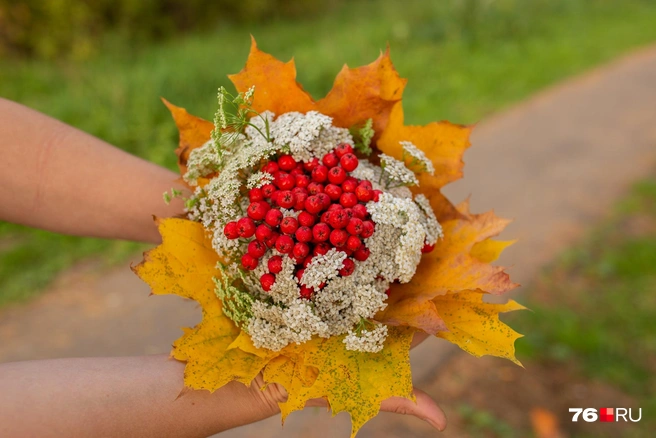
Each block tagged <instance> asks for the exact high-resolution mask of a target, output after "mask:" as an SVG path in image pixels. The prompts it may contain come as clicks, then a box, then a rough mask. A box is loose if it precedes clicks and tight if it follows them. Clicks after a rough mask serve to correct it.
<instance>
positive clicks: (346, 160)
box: [339, 153, 359, 172]
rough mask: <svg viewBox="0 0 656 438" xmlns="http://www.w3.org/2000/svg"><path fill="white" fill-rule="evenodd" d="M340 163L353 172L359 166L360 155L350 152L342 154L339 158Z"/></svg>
mask: <svg viewBox="0 0 656 438" xmlns="http://www.w3.org/2000/svg"><path fill="white" fill-rule="evenodd" d="M339 164H341V166H342V167H343V168H344V170H346V171H347V172H353V171H354V170H355V168H356V167H358V164H359V160H358V157H356V156H355V155H353V154H352V153H348V154H345V155H343V156H342V158H340V159H339Z"/></svg>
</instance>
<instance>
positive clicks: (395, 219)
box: [184, 111, 442, 353]
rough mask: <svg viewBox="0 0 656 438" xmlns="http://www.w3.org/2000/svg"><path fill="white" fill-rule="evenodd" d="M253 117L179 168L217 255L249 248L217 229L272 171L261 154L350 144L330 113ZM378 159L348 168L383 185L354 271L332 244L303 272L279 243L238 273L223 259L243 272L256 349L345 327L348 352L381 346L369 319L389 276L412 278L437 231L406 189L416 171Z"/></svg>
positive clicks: (420, 159) (417, 157) (420, 158)
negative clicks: (346, 269) (271, 264)
mask: <svg viewBox="0 0 656 438" xmlns="http://www.w3.org/2000/svg"><path fill="white" fill-rule="evenodd" d="M249 123H250V124H249V125H247V126H246V127H245V129H244V130H243V133H235V134H234V135H233V137H232V138H231V139H230V142H229V143H226V145H224V147H223V148H222V149H218V148H217V147H216V146H217V145H215V144H214V143H212V142H208V143H206V144H205V145H203V146H202V147H201V148H198V149H196V150H194V151H193V152H192V153H191V154H190V157H189V160H188V163H187V167H188V171H187V173H186V174H185V175H184V179H185V181H187V183H189V184H190V185H191V186H192V187H193V186H195V191H194V195H193V196H192V198H191V199H190V201H191V202H190V203H188V206H187V211H188V214H189V218H190V219H192V220H195V221H198V222H201V223H202V224H203V226H204V227H205V228H206V229H207V230H209V231H210V232H211V233H212V245H213V247H214V249H215V250H216V251H217V252H218V253H219V254H221V255H223V256H225V257H227V258H232V259H235V260H237V259H238V258H237V257H240V256H241V254H243V253H244V252H245V251H246V245H247V244H248V243H247V242H245V241H244V240H243V239H233V240H230V239H228V238H226V237H225V235H224V233H223V227H224V226H225V224H226V223H227V222H229V221H234V220H237V219H239V218H240V217H243V216H245V210H246V207H247V205H248V199H247V198H246V197H245V196H244V195H243V193H244V192H245V189H251V188H254V187H261V186H262V185H264V184H267V183H270V182H272V180H273V176H272V175H270V174H269V173H266V172H262V171H260V170H259V169H260V167H261V165H262V164H263V163H264V161H265V160H266V159H267V158H269V157H271V156H273V155H275V154H278V153H285V154H290V155H291V156H292V157H293V158H294V159H295V160H297V161H302V162H307V161H310V160H312V159H313V158H315V157H322V156H323V155H325V154H326V153H328V152H330V151H331V150H333V149H334V148H335V147H336V146H337V145H338V144H340V143H344V142H346V143H351V144H352V143H353V139H352V137H351V136H350V134H349V131H348V130H347V129H344V128H338V127H334V126H332V119H331V118H330V117H328V116H325V115H323V114H320V113H318V112H315V111H310V112H308V113H307V114H301V113H296V112H291V113H286V114H282V115H280V116H278V117H277V118H276V117H275V116H274V114H272V113H270V112H265V113H262V114H260V115H258V116H256V117H253V118H252V119H251V120H250V122H249ZM402 145H403V147H404V150H405V151H406V153H407V154H409V155H410V156H411V157H412V159H413V160H414V161H413V162H415V161H416V162H417V163H420V164H422V166H424V171H432V170H433V168H432V163H430V161H429V160H428V159H427V158H426V157H425V155H423V152H421V151H420V150H419V149H417V148H416V147H414V145H412V144H411V143H409V142H402ZM404 158H405V157H404ZM380 159H381V166H375V165H373V164H371V163H370V162H369V161H367V160H360V165H359V166H358V167H357V168H356V169H355V170H354V171H353V172H351V174H352V176H354V177H356V178H358V179H363V180H368V181H370V182H371V183H372V186H373V188H374V189H376V190H381V191H382V193H381V194H380V195H379V200H378V201H377V202H373V201H372V202H369V203H368V204H367V209H368V211H369V213H370V214H371V219H372V221H373V222H374V223H375V231H374V233H373V235H372V236H371V237H369V238H367V239H365V240H364V244H365V245H366V247H367V248H368V249H369V251H370V255H369V257H368V258H367V259H366V260H365V261H363V262H360V261H355V269H354V271H353V273H352V274H351V275H349V276H346V277H344V276H340V275H339V270H340V269H342V267H343V266H344V260H345V259H346V257H347V256H346V253H344V252H342V251H338V250H337V249H335V248H333V249H330V250H329V251H328V252H327V253H326V254H323V255H316V256H314V258H313V259H312V260H311V261H310V262H309V264H308V265H307V266H306V267H305V270H304V273H303V276H302V277H301V279H300V280H299V279H298V278H297V277H296V275H295V271H296V270H297V266H296V265H295V262H294V261H293V260H292V259H291V258H290V257H288V256H286V255H282V254H280V253H279V252H278V251H277V250H275V249H271V250H269V251H268V252H267V253H266V254H265V255H264V256H263V257H262V258H261V259H260V260H259V263H258V266H257V267H256V268H255V269H254V270H253V271H247V272H242V271H240V268H239V266H238V264H237V263H233V264H229V265H228V266H227V267H226V274H227V275H230V276H233V277H234V278H239V279H241V280H240V283H239V285H240V287H243V288H244V289H245V290H246V291H247V292H248V293H249V294H250V295H251V296H252V297H253V298H254V302H253V304H252V307H251V309H250V315H252V317H251V318H250V320H248V324H247V326H246V327H245V329H246V330H248V332H249V334H250V336H251V338H252V340H253V343H254V345H255V346H256V347H258V348H260V347H264V348H268V349H271V350H280V349H282V348H284V347H285V346H287V345H289V344H290V343H303V342H307V341H308V340H310V339H311V338H312V337H313V336H320V337H324V338H327V337H330V336H341V335H344V336H345V338H344V344H345V346H346V348H347V349H349V350H356V351H363V352H371V353H374V352H378V351H380V350H381V349H382V348H383V344H384V341H385V338H386V337H387V327H386V326H385V325H380V324H377V323H374V322H371V321H372V320H373V318H374V316H375V315H376V313H378V312H379V311H381V310H383V309H385V307H386V306H387V303H386V300H387V294H386V291H387V290H388V289H389V286H390V284H391V283H392V282H395V281H399V282H408V281H410V279H411V278H412V276H413V275H414V273H415V271H416V267H417V265H418V263H419V260H420V257H421V251H422V248H423V245H424V244H430V245H433V244H435V242H436V241H437V240H438V239H439V238H440V237H441V235H442V229H441V227H440V224H439V223H438V222H437V220H436V218H435V214H434V213H433V210H432V209H431V206H430V203H429V201H428V199H427V198H426V197H425V196H423V195H418V196H416V197H415V198H414V199H413V195H412V192H411V191H410V190H409V189H408V187H407V186H409V185H416V184H417V183H418V181H417V177H416V176H415V174H414V173H413V172H412V171H411V170H410V169H408V168H407V167H406V166H405V164H404V162H402V161H399V160H396V159H394V158H392V157H390V156H387V155H384V154H382V155H380ZM415 164H416V163H415ZM411 165H412V163H411ZM214 174H216V176H214V177H213V178H212V179H211V180H210V181H209V183H207V184H206V185H205V186H204V187H200V186H197V184H198V179H199V178H201V177H205V176H209V175H214ZM281 212H282V213H283V216H285V217H288V216H293V217H297V216H298V214H299V212H298V211H294V210H293V209H281ZM273 256H282V259H283V263H282V270H281V271H280V272H278V273H277V274H276V275H275V282H274V283H273V285H271V287H270V289H269V290H268V291H267V292H265V291H264V289H263V288H262V285H261V284H260V277H262V276H263V275H265V274H267V273H268V267H267V264H268V263H267V262H268V260H269V259H270V258H271V257H273ZM303 288H311V289H313V291H314V293H313V294H312V296H311V298H307V297H306V298H301V291H302V290H306V289H303ZM363 321H365V323H364V324H365V325H364V326H363ZM371 324H375V326H373V327H372V326H371Z"/></svg>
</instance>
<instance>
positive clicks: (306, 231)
mask: <svg viewBox="0 0 656 438" xmlns="http://www.w3.org/2000/svg"><path fill="white" fill-rule="evenodd" d="M294 237H296V240H298V241H299V242H310V241H312V237H313V236H312V228H310V227H309V226H306V225H303V226H301V227H298V229H297V230H296V232H295V233H294Z"/></svg>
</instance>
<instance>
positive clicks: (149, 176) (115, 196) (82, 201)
mask: <svg viewBox="0 0 656 438" xmlns="http://www.w3.org/2000/svg"><path fill="white" fill-rule="evenodd" d="M0 147H1V148H2V159H0V187H1V188H2V190H0V220H5V221H8V222H15V223H20V224H24V225H29V226H32V227H36V228H42V229H46V230H50V231H55V232H58V233H64V234H74V235H80V236H91V237H105V238H112V239H126V240H135V241H141V242H153V243H156V242H159V240H160V239H159V234H158V232H157V229H156V228H155V226H154V224H153V220H152V215H153V214H154V215H157V216H161V217H167V216H173V215H176V214H178V213H180V212H182V203H181V201H180V200H175V201H173V202H172V203H171V205H169V206H167V205H166V204H164V201H163V200H162V193H163V192H164V191H166V190H169V189H171V188H172V187H175V188H178V189H181V188H182V187H180V186H179V185H178V184H177V183H175V180H176V179H177V175H176V174H175V173H173V172H171V171H169V170H167V169H164V168H162V167H160V166H157V165H155V164H152V163H150V162H148V161H145V160H142V159H140V158H137V157H135V156H133V155H130V154H128V153H126V152H124V151H122V150H120V149H117V148H115V147H112V146H111V145H109V144H107V143H105V142H104V141H102V140H99V139H97V138H95V137H93V136H91V135H89V134H86V133H84V132H82V131H80V130H77V129H75V128H72V127H70V126H68V125H66V124H64V123H61V122H59V121H57V120H55V119H52V118H50V117H48V116H46V115H43V114H41V113H39V112H37V111H34V110H32V109H29V108H27V107H25V106H23V105H19V104H17V103H14V102H11V101H8V100H6V99H2V98H0Z"/></svg>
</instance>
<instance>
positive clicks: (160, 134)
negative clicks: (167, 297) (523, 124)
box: [0, 0, 656, 305]
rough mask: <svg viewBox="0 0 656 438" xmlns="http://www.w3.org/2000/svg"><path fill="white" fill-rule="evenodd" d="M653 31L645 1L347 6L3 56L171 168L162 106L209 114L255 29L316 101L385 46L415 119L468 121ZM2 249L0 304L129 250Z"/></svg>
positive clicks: (19, 233)
mask: <svg viewBox="0 0 656 438" xmlns="http://www.w3.org/2000/svg"><path fill="white" fill-rule="evenodd" d="M654 22H656V4H654V2H653V1H649V0H623V1H620V0H616V1H613V0H588V1H584V0H496V1H489V0H448V1H447V0H441V1H429V0H426V1H418V0H414V1H409V2H398V1H394V0H380V1H373V0H372V1H357V2H343V4H341V5H340V6H339V7H338V8H334V9H331V10H330V11H329V12H327V13H326V14H324V16H323V17H321V18H318V19H313V20H307V21H294V22H272V23H269V24H267V25H263V26H259V27H257V28H252V27H245V26H242V27H238V26H233V25H230V24H227V23H224V24H221V25H220V26H218V28H217V29H216V30H215V31H213V32H210V33H206V34H197V35H191V36H187V37H184V38H179V39H178V40H176V41H171V42H168V43H165V44H160V45H155V46H151V47H143V48H132V46H131V45H130V44H129V43H126V42H124V41H123V42H122V41H121V40H119V39H114V40H111V39H107V41H106V42H105V43H104V44H105V46H104V49H103V50H102V53H101V55H99V56H97V57H95V58H93V59H90V60H88V61H86V62H83V63H61V64H53V63H44V62H38V61H21V62H19V61H16V60H13V61H12V60H7V59H4V60H0V95H2V96H3V97H7V98H9V99H13V100H16V101H18V102H22V103H24V104H26V105H28V106H31V107H33V108H36V109H39V110H41V111H43V112H45V113H47V114H50V115H52V116H54V117H56V118H58V119H61V120H63V121H65V122H68V123H70V124H72V125H74V126H77V127H79V128H81V129H83V130H85V131H87V132H90V133H92V134H94V135H96V136H98V137H101V138H103V139H105V140H107V141H109V142H110V143H112V144H115V145H117V146H119V147H121V148H123V149H125V150H128V151H130V152H132V153H134V154H137V155H139V156H142V157H145V158H148V159H150V160H153V161H155V162H157V163H160V164H162V165H165V166H168V167H171V168H172V167H173V165H174V155H173V153H172V151H173V149H174V148H175V143H176V132H175V127H174V125H173V123H172V121H171V119H170V116H169V115H168V114H167V111H166V110H165V108H164V107H163V105H162V104H161V103H160V101H159V97H160V96H165V97H166V98H167V99H169V100H170V101H172V102H173V103H175V104H177V105H181V106H185V107H187V109H189V110H190V111H191V112H193V113H195V114H197V115H200V116H203V117H206V118H210V117H211V115H212V113H213V111H214V108H215V95H216V89H217V87H218V86H220V85H228V82H227V79H226V77H225V75H226V74H227V73H234V72H237V71H239V70H240V69H241V67H242V65H243V63H244V61H245V59H246V55H247V53H248V46H249V34H250V33H253V34H254V35H255V36H256V37H257V39H258V41H259V45H260V47H261V48H262V49H263V50H265V51H268V52H270V53H273V54H274V55H276V56H277V57H279V58H281V59H284V60H287V59H289V58H291V57H292V56H294V57H295V60H296V64H297V68H298V79H299V81H300V82H301V83H302V84H303V85H304V87H305V88H306V89H307V90H308V91H309V92H310V93H312V94H313V95H314V96H315V97H321V96H322V95H324V94H325V93H326V92H327V91H328V90H329V89H330V87H331V84H332V81H333V78H334V76H335V74H336V73H337V72H338V71H339V69H340V68H341V66H342V64H344V63H348V64H349V65H352V66H355V65H361V64H364V63H368V62H370V61H372V60H373V59H374V58H375V57H376V56H377V54H378V51H379V50H380V49H384V48H385V46H386V44H388V43H389V45H390V47H391V51H392V58H393V60H394V62H395V64H396V66H397V68H398V70H399V72H400V73H401V75H402V76H404V77H407V78H408V79H409V83H408V87H407V89H406V93H405V96H406V97H405V99H404V102H405V108H406V119H407V121H408V122H410V123H426V122H429V121H432V120H437V119H449V120H451V121H454V122H459V123H472V122H475V121H477V120H479V119H481V118H482V117H484V116H485V115H487V114H489V113H491V112H493V111H498V110H499V109H501V108H503V107H505V106H507V105H509V104H510V103H513V102H516V101H518V100H520V99H522V98H525V97H527V96H528V95H529V94H531V93H533V92H535V91H536V90H539V89H541V88H543V87H545V86H547V85H549V84H552V83H554V82H556V81H558V80H560V79H562V78H565V77H567V76H569V75H572V74H574V73H578V72H580V71H582V70H584V69H586V68H589V67H591V66H594V65H597V64H599V63H602V62H605V61H607V60H609V59H612V58H613V57H615V56H617V55H619V54H621V53H624V52H625V51H627V50H629V49H631V48H635V47H638V46H640V45H644V44H647V43H649V42H652V41H654V40H656V26H653V23H654ZM0 240H1V241H7V242H9V243H7V244H4V243H3V244H2V245H0V266H3V267H4V266H8V268H4V269H5V271H4V272H2V273H3V275H2V276H0V305H1V303H3V302H7V301H9V300H12V301H13V300H17V299H20V298H21V297H24V296H26V295H29V294H30V293H31V290H32V289H34V288H35V287H41V286H43V285H44V284H46V282H47V280H48V279H49V278H51V277H52V276H53V275H54V274H55V273H56V272H57V271H58V270H60V269H63V268H65V267H66V266H67V265H70V263H72V262H73V261H74V260H77V259H79V258H80V257H83V256H86V255H88V254H93V253H99V252H101V251H103V252H104V251H107V250H108V249H109V248H114V250H113V251H118V252H125V251H126V248H128V247H125V246H124V245H122V244H117V243H109V242H104V241H100V240H94V241H89V240H83V239H74V238H65V237H53V236H52V235H49V234H48V233H42V232H35V231H31V230H27V229H24V228H20V227H16V226H10V225H3V226H2V227H1V228H0ZM12 242H13V243H12ZM21 246H23V247H24V249H20V248H19V247H21ZM27 248H32V250H30V251H31V252H30V253H29V254H32V255H25V254H28V253H27V252H26V251H28V249H27ZM50 259H59V260H57V261H56V262H53V261H52V260H50ZM46 266H47V268H46ZM9 267H10V268H9ZM36 278H38V279H40V280H39V281H36V280H33V279H36ZM25 279H30V281H27V282H26V280H25ZM8 297H9V298H8Z"/></svg>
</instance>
